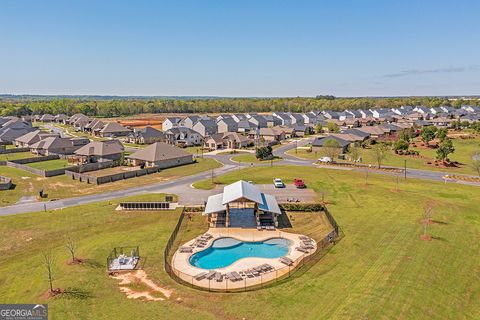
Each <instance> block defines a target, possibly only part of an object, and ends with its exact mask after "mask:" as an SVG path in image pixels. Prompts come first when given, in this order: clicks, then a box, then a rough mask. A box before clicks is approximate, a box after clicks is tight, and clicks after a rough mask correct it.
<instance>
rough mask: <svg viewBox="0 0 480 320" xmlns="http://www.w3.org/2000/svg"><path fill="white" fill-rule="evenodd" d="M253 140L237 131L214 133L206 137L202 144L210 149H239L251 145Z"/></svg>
mask: <svg viewBox="0 0 480 320" xmlns="http://www.w3.org/2000/svg"><path fill="white" fill-rule="evenodd" d="M252 144H253V141H252V140H251V139H249V138H247V137H245V136H243V135H241V134H240V133H238V132H225V133H216V134H213V135H211V136H210V137H208V138H206V140H205V143H204V146H205V148H208V149H210V150H217V149H240V148H246V147H248V146H249V145H252Z"/></svg>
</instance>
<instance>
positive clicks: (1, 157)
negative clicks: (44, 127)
mask: <svg viewBox="0 0 480 320" xmlns="http://www.w3.org/2000/svg"><path fill="white" fill-rule="evenodd" d="M34 157H35V155H33V154H32V153H30V152H14V153H4V154H0V161H10V160H18V159H26V158H34Z"/></svg>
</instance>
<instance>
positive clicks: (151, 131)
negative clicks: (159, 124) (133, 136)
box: [137, 126, 164, 138]
mask: <svg viewBox="0 0 480 320" xmlns="http://www.w3.org/2000/svg"><path fill="white" fill-rule="evenodd" d="M137 133H138V135H139V136H142V137H145V138H148V137H163V136H164V134H163V132H162V131H160V130H157V129H155V128H153V127H151V126H146V127H145V128H142V129H139V130H138V131H137Z"/></svg>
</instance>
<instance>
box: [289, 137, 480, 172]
mask: <svg viewBox="0 0 480 320" xmlns="http://www.w3.org/2000/svg"><path fill="white" fill-rule="evenodd" d="M452 141H453V146H454V147H455V152H454V153H453V154H451V155H450V156H449V158H450V160H451V161H458V162H459V163H460V164H461V165H460V167H458V168H454V167H450V168H441V167H436V166H434V165H432V164H428V163H427V162H433V161H434V160H435V156H436V150H435V149H431V148H411V149H412V150H417V151H418V152H419V153H420V156H421V157H414V156H401V155H397V154H395V153H394V152H393V151H389V152H388V153H387V155H386V157H385V159H384V160H383V161H382V165H384V166H395V167H402V168H403V167H404V165H405V160H406V161H407V168H412V169H424V170H439V171H447V172H451V173H461V174H472V175H477V172H476V171H475V170H474V169H473V167H472V154H473V153H474V152H480V138H476V139H454V140H452ZM287 153H288V154H289V155H292V156H296V157H298V158H302V159H308V160H317V159H318V158H319V157H321V156H324V155H325V154H324V153H323V152H321V151H318V152H317V153H315V152H314V151H313V152H308V151H307V150H306V149H300V148H299V149H298V150H297V152H296V153H295V149H292V150H289V151H288V152H287ZM361 157H362V160H363V163H369V164H372V165H376V164H377V161H376V159H375V156H374V153H373V151H372V149H362V150H361Z"/></svg>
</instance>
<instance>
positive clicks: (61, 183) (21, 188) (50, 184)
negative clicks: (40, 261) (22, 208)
mask: <svg viewBox="0 0 480 320" xmlns="http://www.w3.org/2000/svg"><path fill="white" fill-rule="evenodd" d="M220 166H221V164H220V163H218V162H217V161H215V160H214V159H210V158H203V159H197V162H196V163H193V164H188V165H185V166H180V167H174V168H170V169H164V170H162V171H160V172H158V173H154V174H149V175H145V176H141V177H136V178H132V179H127V180H120V181H115V182H112V183H106V184H102V185H94V184H87V183H85V182H79V181H77V180H72V179H70V178H69V177H67V176H65V175H62V176H56V177H51V178H44V177H39V176H37V175H34V174H32V173H29V172H26V171H24V170H19V169H15V168H9V167H6V166H0V175H2V176H7V177H10V178H12V179H13V183H14V184H15V188H14V189H10V190H5V191H0V206H7V205H11V204H14V203H15V202H16V201H18V199H19V198H20V197H22V196H31V195H35V196H36V195H38V191H39V190H40V189H43V190H44V191H45V193H47V194H48V198H47V199H44V200H47V201H48V200H50V199H62V198H69V197H75V196H82V195H89V194H95V193H100V192H107V191H114V190H120V189H125V188H132V187H135V186H138V185H143V184H152V183H158V182H163V181H167V180H171V179H175V178H179V177H184V176H187V175H192V174H196V173H199V172H202V171H207V170H211V169H215V168H218V167H220Z"/></svg>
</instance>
